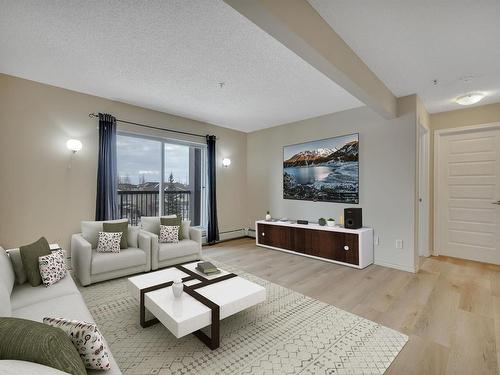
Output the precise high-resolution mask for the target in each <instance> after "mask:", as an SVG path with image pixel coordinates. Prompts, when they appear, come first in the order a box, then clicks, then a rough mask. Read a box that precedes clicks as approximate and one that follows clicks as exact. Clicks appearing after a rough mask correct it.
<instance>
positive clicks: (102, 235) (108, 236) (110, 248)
mask: <svg viewBox="0 0 500 375" xmlns="http://www.w3.org/2000/svg"><path fill="white" fill-rule="evenodd" d="M121 240H122V232H99V238H98V240H97V252H98V253H119V252H120V242H121Z"/></svg>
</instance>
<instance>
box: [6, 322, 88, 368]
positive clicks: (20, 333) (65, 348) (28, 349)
mask: <svg viewBox="0 0 500 375" xmlns="http://www.w3.org/2000/svg"><path fill="white" fill-rule="evenodd" d="M0 337H1V338H2V339H1V340H0V360H2V359H10V360H17V361H28V362H34V363H38V364H40V365H44V366H48V367H52V368H55V369H57V370H60V371H64V372H67V373H68V374H73V375H87V371H86V370H85V366H84V365H83V362H82V360H81V358H80V354H78V351H77V350H76V348H75V346H74V345H73V343H72V342H71V339H70V338H69V337H68V335H67V334H66V333H65V332H64V331H63V330H62V329H60V328H56V327H51V326H48V325H46V324H43V323H39V322H35V321H33V320H26V319H19V318H0Z"/></svg>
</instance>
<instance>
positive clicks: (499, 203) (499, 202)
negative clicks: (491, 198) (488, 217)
mask: <svg viewBox="0 0 500 375" xmlns="http://www.w3.org/2000/svg"><path fill="white" fill-rule="evenodd" d="M491 204H497V205H499V206H500V201H496V202H491Z"/></svg>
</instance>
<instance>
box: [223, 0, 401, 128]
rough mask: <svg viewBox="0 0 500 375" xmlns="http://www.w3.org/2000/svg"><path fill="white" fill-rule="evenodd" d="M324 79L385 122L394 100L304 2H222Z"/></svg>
mask: <svg viewBox="0 0 500 375" xmlns="http://www.w3.org/2000/svg"><path fill="white" fill-rule="evenodd" d="M224 1H225V2H226V3H227V4H228V5H230V6H231V7H232V8H234V9H235V10H236V11H238V12H239V13H240V14H242V15H243V16H244V17H246V18H247V19H249V20H250V21H252V22H253V23H254V24H256V25H257V26H259V27H260V28H261V29H262V30H264V31H265V32H267V33H268V34H269V35H271V36H272V37H274V38H275V39H276V40H278V41H279V42H280V43H282V44H283V45H285V46H286V47H287V48H288V49H290V50H291V51H293V52H294V53H296V54H297V55H298V56H300V57H301V58H302V59H304V60H305V61H306V62H308V63H309V64H310V65H312V66H313V67H314V68H316V69H317V70H319V71H320V72H322V73H323V74H324V75H325V76H326V77H328V78H329V79H331V80H332V81H334V82H335V83H337V84H338V85H340V86H341V87H343V88H344V89H345V90H346V91H348V92H349V93H350V94H351V95H353V96H354V97H356V98H357V99H359V100H360V101H361V102H363V103H365V104H366V105H367V106H368V107H370V108H372V109H373V110H374V111H376V112H377V113H379V114H380V115H381V116H383V117H384V118H387V119H393V118H395V117H396V116H397V100H396V97H395V96H394V95H393V94H392V92H391V91H390V90H389V89H388V88H387V87H386V86H385V84H384V83H383V82H382V81H381V80H380V79H379V78H378V77H377V76H376V75H375V74H374V73H373V72H372V71H371V70H370V69H369V68H368V66H367V65H366V64H365V63H364V62H363V61H362V60H361V59H360V58H359V57H358V56H357V55H356V54H355V53H354V51H353V50H352V49H351V48H350V47H349V46H348V45H347V44H346V43H345V42H344V40H343V39H342V38H341V37H340V36H339V35H338V34H337V33H336V32H335V31H334V30H333V29H332V28H331V27H330V25H329V24H328V23H327V22H326V21H325V20H324V19H323V18H322V17H321V16H320V15H319V14H318V12H317V11H316V10H315V9H314V8H313V7H312V6H311V5H310V4H309V3H308V2H307V1H306V0H252V1H249V0H224Z"/></svg>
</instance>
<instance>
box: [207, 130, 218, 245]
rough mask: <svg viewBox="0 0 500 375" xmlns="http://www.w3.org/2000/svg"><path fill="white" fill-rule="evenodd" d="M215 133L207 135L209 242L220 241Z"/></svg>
mask: <svg viewBox="0 0 500 375" xmlns="http://www.w3.org/2000/svg"><path fill="white" fill-rule="evenodd" d="M215 139H216V137H215V135H207V146H208V147H207V159H208V160H207V161H208V232H207V242H208V243H209V244H213V243H215V242H216V241H219V224H218V223H217V185H216V181H215V173H216V169H217V156H216V152H215Z"/></svg>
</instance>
